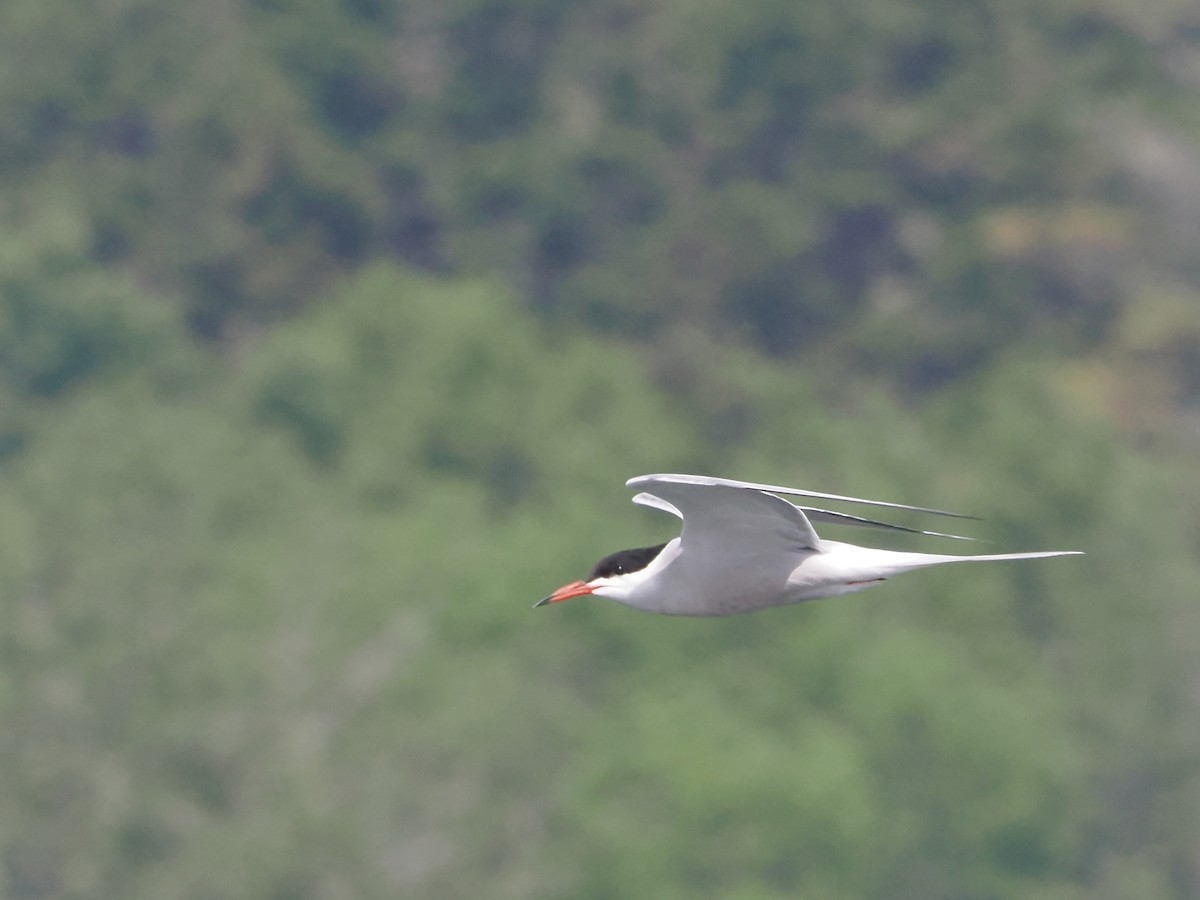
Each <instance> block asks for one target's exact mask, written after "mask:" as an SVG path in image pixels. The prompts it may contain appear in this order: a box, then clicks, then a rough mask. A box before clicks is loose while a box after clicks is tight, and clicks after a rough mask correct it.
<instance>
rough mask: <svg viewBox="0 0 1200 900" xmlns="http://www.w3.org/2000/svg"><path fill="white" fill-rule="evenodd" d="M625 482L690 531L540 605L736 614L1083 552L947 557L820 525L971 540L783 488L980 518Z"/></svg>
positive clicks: (716, 482) (722, 487) (682, 479)
mask: <svg viewBox="0 0 1200 900" xmlns="http://www.w3.org/2000/svg"><path fill="white" fill-rule="evenodd" d="M625 484H626V486H627V487H631V488H636V489H638V490H639V491H640V493H638V494H637V495H636V496H635V497H634V498H633V502H634V503H640V504H642V505H643V506H650V507H653V508H655V509H659V510H663V511H665V512H669V513H672V514H673V515H676V516H678V517H679V518H680V519H682V520H683V533H682V534H681V535H680V536H679V537H677V538H674V539H673V540H670V541H667V542H666V543H665V544H659V545H657V546H654V547H639V548H635V549H632V550H620V551H618V552H616V553H613V554H610V555H609V556H606V557H604V558H603V559H602V560H600V561H599V562H598V563H596V565H595V567H594V568H593V569H592V572H591V574H590V575H589V576H588V580H587V581H572V582H571V583H569V584H565V585H563V586H562V587H560V588H559V589H558V590H557V591H555V592H554V593H553V594H551V595H550V596H548V597H546V598H544V599H543V600H540V601H538V603H536V604H535V606H543V605H545V604H547V603H559V602H561V601H563V600H569V599H571V598H572V597H582V596H585V595H588V594H592V595H594V596H597V597H606V598H608V599H610V600H616V601H617V602H618V603H623V604H625V605H626V606H632V607H635V608H637V609H644V610H648V611H650V612H656V613H663V614H666V615H676V616H728V615H733V614H735V613H744V612H752V611H754V610H758V609H766V608H768V607H772V606H785V605H788V604H791V603H800V602H801V601H803V600H815V599H817V598H819V597H834V596H838V595H840V594H849V593H853V592H855V591H861V590H865V589H867V588H871V587H875V586H876V585H878V584H881V583H882V582H883V581H885V580H887V579H888V578H891V577H892V576H893V575H900V574H903V573H904V572H911V571H914V570H916V569H923V568H926V567H928V566H938V565H942V564H944V563H958V562H991V561H996V560H1008V559H1039V558H1041V557H1047V556H1074V555H1079V551H1077V550H1052V551H1041V552H1036V553H995V554H987V555H982V556H948V555H945V554H938V553H908V552H902V551H897V550H880V549H875V548H872V547H860V546H858V545H856V544H847V543H843V542H841V541H829V540H824V539H822V538H819V537H817V533H816V532H815V531H814V530H813V525H812V523H813V522H820V523H822V524H839V525H853V526H860V527H870V528H881V529H886V530H888V531H904V532H910V533H916V534H925V535H934V536H937V537H946V538H954V539H958V540H971V539H970V538H964V537H962V536H961V535H954V534H943V533H941V532H936V531H921V530H919V529H915V528H905V527H903V526H900V525H889V524H888V523H886V522H878V521H875V520H874V519H866V518H863V517H861V516H853V515H849V514H847V513H839V512H833V511H831V510H827V509H818V508H815V507H809V506H799V505H795V504H793V503H791V502H789V501H788V500H785V499H783V498H782V497H780V496H778V495H779V494H787V495H790V496H797V497H807V498H811V499H814V500H833V501H839V502H844V503H857V504H864V505H868V506H877V507H887V508H889V509H898V510H908V511H912V512H920V513H928V514H932V515H938V516H951V517H955V518H963V519H968V518H973V517H972V516H962V515H959V514H958V513H951V512H945V511H943V510H938V509H928V508H926V507H921V506H908V505H906V504H903V503H887V502H884V501H881V500H863V499H861V498H858V497H843V496H840V495H838V494H824V493H820V492H818V491H806V490H798V489H796V488H788V487H781V486H779V485H770V484H754V483H751V482H746V481H731V480H729V479H725V478H709V477H706V476H702V475H642V476H639V477H637V478H631V479H629V481H627V482H626V483H625Z"/></svg>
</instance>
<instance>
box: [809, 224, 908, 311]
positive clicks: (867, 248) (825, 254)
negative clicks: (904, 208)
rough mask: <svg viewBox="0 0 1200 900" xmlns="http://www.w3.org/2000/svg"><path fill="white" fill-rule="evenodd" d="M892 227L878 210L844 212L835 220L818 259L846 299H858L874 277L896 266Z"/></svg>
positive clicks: (821, 247) (824, 239)
mask: <svg viewBox="0 0 1200 900" xmlns="http://www.w3.org/2000/svg"><path fill="white" fill-rule="evenodd" d="M891 224H892V223H891V216H890V215H889V214H888V211H887V210H886V209H884V208H883V207H881V206H863V207H857V208H851V209H846V210H843V211H841V212H839V213H837V214H836V215H835V216H834V218H833V222H832V223H831V225H830V226H829V228H828V229H827V231H826V233H825V236H824V237H823V238H822V241H821V246H820V248H819V250H818V256H819V258H820V260H821V267H822V269H824V271H825V274H826V275H828V276H829V277H830V279H832V280H833V282H834V283H835V284H836V285H837V286H838V288H839V289H840V290H841V291H842V293H843V294H845V295H846V296H847V297H848V298H854V299H858V298H859V297H860V295H861V294H862V292H863V290H864V289H865V288H866V286H867V284H868V283H869V282H870V280H871V278H872V277H873V276H874V275H876V274H878V273H879V272H880V271H881V270H883V269H885V268H887V267H888V266H889V265H890V264H894V263H895V262H896V259H895V257H894V244H893V243H892V242H891V241H890V237H891ZM889 249H892V250H893V256H892V258H891V259H889V258H888V251H889Z"/></svg>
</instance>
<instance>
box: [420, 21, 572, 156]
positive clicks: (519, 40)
mask: <svg viewBox="0 0 1200 900" xmlns="http://www.w3.org/2000/svg"><path fill="white" fill-rule="evenodd" d="M565 5H566V4H562V6H563V7H565ZM560 15H561V9H555V8H551V7H550V6H549V5H545V4H540V5H538V6H535V7H528V6H526V5H524V4H520V3H516V2H492V3H485V4H480V5H478V6H476V7H475V8H474V9H472V10H471V11H470V12H468V13H466V14H465V15H462V16H461V17H459V18H458V19H457V20H456V21H455V22H454V23H453V25H452V26H451V28H450V38H451V41H452V43H453V46H454V48H455V49H456V50H457V57H458V62H457V65H456V66H455V68H454V72H453V75H452V76H451V80H450V84H449V87H448V89H447V91H446V93H445V94H444V96H443V98H442V99H443V110H444V114H445V120H446V122H447V124H448V125H449V127H450V130H451V132H452V133H453V134H454V135H455V137H458V138H460V139H462V140H467V141H482V140H488V139H491V138H496V137H500V136H502V135H504V134H506V133H508V132H511V131H514V130H516V129H518V128H520V127H521V126H523V125H525V124H527V123H528V122H529V121H530V120H531V119H532V118H533V117H534V116H535V115H536V114H537V110H538V107H539V105H540V103H541V91H540V88H541V82H540V75H541V70H542V67H543V65H544V64H545V59H546V56H547V54H548V52H549V49H550V48H551V47H553V46H554V41H553V35H554V33H555V31H556V30H557V24H558V20H559V18H560Z"/></svg>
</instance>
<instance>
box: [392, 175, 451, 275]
mask: <svg viewBox="0 0 1200 900" xmlns="http://www.w3.org/2000/svg"><path fill="white" fill-rule="evenodd" d="M382 180H383V190H384V195H385V196H386V198H387V212H386V214H385V217H384V222H383V225H382V229H383V235H384V241H385V243H386V244H387V246H388V247H390V248H391V250H392V252H393V253H394V254H395V255H396V257H397V258H399V259H401V260H403V261H404V262H406V263H410V264H412V265H415V266H418V267H420V268H422V269H430V270H435V271H444V270H445V269H446V268H447V266H446V261H445V258H444V256H443V254H442V248H441V238H442V222H441V221H440V219H439V218H438V214H437V212H436V210H435V209H434V206H433V204H432V203H430V202H429V200H428V199H427V197H426V190H425V178H424V176H423V175H422V174H421V172H420V171H419V170H418V169H416V168H413V167H408V166H393V167H391V168H390V169H387V170H386V171H385V172H384V173H383V176H382Z"/></svg>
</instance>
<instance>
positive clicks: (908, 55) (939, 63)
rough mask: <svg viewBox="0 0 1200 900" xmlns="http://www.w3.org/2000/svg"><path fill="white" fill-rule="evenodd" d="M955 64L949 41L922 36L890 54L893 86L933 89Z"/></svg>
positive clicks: (955, 59)
mask: <svg viewBox="0 0 1200 900" xmlns="http://www.w3.org/2000/svg"><path fill="white" fill-rule="evenodd" d="M957 62H958V54H957V52H956V51H955V47H954V45H953V44H952V43H950V41H948V40H946V39H945V38H939V37H925V38H921V39H919V40H916V41H913V42H910V43H907V44H905V45H903V46H901V47H898V48H896V50H894V51H893V53H892V84H893V85H894V86H895V87H898V88H901V89H902V90H904V91H925V90H929V89H930V88H932V87H935V86H936V85H937V84H938V83H939V82H940V81H941V80H942V79H943V78H945V77H946V75H947V74H948V73H949V72H950V71H951V69H952V68H953V66H954V65H955V64H957Z"/></svg>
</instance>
